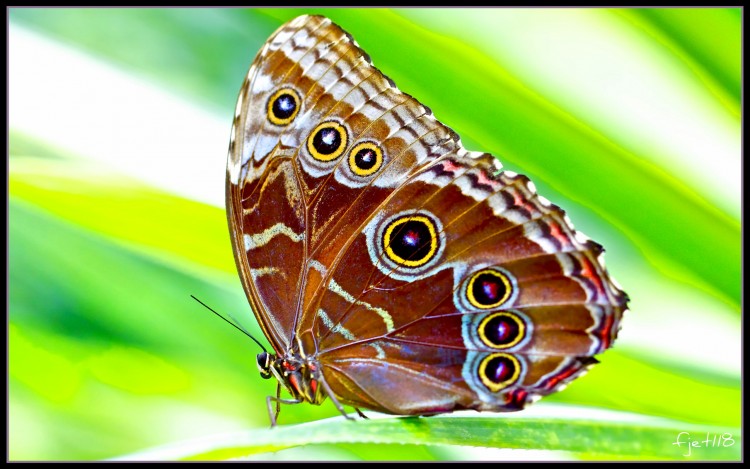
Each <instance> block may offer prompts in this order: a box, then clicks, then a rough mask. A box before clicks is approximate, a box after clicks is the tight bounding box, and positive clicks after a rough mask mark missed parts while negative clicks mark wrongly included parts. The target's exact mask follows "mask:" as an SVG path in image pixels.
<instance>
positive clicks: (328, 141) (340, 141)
mask: <svg viewBox="0 0 750 469" xmlns="http://www.w3.org/2000/svg"><path fill="white" fill-rule="evenodd" d="M348 139H349V138H348V135H347V133H346V128H345V127H344V126H343V125H341V124H339V123H338V122H335V121H328V122H323V123H322V124H320V125H318V126H317V127H315V130H313V131H312V132H310V136H309V137H307V151H309V152H310V154H311V155H312V157H313V158H315V159H316V160H318V161H333V160H335V159H336V158H338V157H339V156H341V154H342V153H343V152H344V150H345V149H346V145H347V141H348Z"/></svg>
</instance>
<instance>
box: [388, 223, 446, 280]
mask: <svg viewBox="0 0 750 469" xmlns="http://www.w3.org/2000/svg"><path fill="white" fill-rule="evenodd" d="M438 243H439V239H438V233H437V228H436V225H435V222H434V221H433V220H432V219H430V217H428V216H426V215H422V214H415V215H406V216H403V217H400V218H396V219H395V220H393V221H392V222H391V223H390V225H388V227H387V228H386V229H385V233H384V234H383V250H384V251H385V253H386V255H387V256H388V258H389V259H390V260H392V261H393V262H395V263H396V264H399V265H402V266H406V267H420V266H422V265H424V264H426V263H427V262H429V261H430V259H432V258H433V257H434V256H435V254H436V253H437V252H438Z"/></svg>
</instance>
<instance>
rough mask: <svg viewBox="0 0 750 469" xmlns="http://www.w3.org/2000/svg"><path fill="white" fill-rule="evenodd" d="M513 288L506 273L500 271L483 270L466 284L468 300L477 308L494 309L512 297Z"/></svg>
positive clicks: (492, 269) (493, 269)
mask: <svg viewBox="0 0 750 469" xmlns="http://www.w3.org/2000/svg"><path fill="white" fill-rule="evenodd" d="M512 293H513V286H512V284H511V280H510V278H509V277H508V275H507V274H506V273H505V272H502V271H500V270H499V269H495V268H489V269H482V270H480V271H479V272H476V273H474V274H473V275H472V276H471V278H469V281H468V282H466V298H467V299H468V300H469V303H470V304H471V305H472V306H474V307H475V308H479V309H492V308H497V307H498V306H500V305H502V304H503V303H505V302H506V301H508V299H509V298H510V297H511V294H512Z"/></svg>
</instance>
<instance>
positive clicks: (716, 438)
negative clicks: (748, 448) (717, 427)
mask: <svg viewBox="0 0 750 469" xmlns="http://www.w3.org/2000/svg"><path fill="white" fill-rule="evenodd" d="M672 444H673V445H675V446H677V447H678V448H682V446H683V445H685V446H687V453H686V454H683V456H685V457H690V456H691V455H692V454H693V448H717V447H724V448H728V447H730V446H733V445H734V438H732V434H731V433H723V434H721V435H719V434H718V433H714V434H713V436H712V435H711V433H709V432H706V439H705V440H693V438H692V437H691V436H690V433H689V432H680V433H678V434H677V439H676V440H675V442H674V443H672Z"/></svg>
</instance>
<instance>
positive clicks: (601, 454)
mask: <svg viewBox="0 0 750 469" xmlns="http://www.w3.org/2000/svg"><path fill="white" fill-rule="evenodd" d="M581 411H583V412H585V409H583V408H582V409H581ZM682 432H687V433H688V434H683V435H682V436H681V437H680V441H688V439H689V438H692V440H693V441H697V440H699V439H702V438H703V437H704V435H706V434H708V435H709V436H710V438H711V443H710V444H709V445H708V446H707V445H704V446H703V447H701V448H691V450H692V452H691V453H690V456H686V455H687V454H688V445H687V444H681V445H679V446H677V445H674V444H673V443H674V442H676V441H677V439H678V435H679V434H680V433H682ZM715 435H718V438H717V441H720V442H721V443H720V444H715V443H714V440H713V438H714V436H715ZM738 435H739V431H738V429H736V428H727V427H696V426H693V425H689V424H685V423H680V422H675V421H656V420H653V419H645V418H642V419H641V420H638V421H636V422H627V423H623V422H613V421H607V422H600V421H594V420H591V421H586V420H569V419H553V418H502V417H487V418H480V417H449V418H445V417H434V418H428V419H426V418H419V417H416V418H388V419H377V420H368V421H354V422H352V421H347V420H344V419H343V418H341V417H336V418H333V419H328V420H323V421H318V422H311V423H307V424H300V425H294V426H281V427H277V428H274V429H271V430H254V431H248V432H240V433H236V434H231V435H216V436H209V437H206V438H200V439H197V440H191V441H186V442H180V443H176V444H172V445H166V446H163V447H160V448H155V449H153V450H147V451H144V452H140V453H135V454H131V455H127V456H124V457H122V458H118V459H119V460H174V459H182V460H215V459H234V458H245V457H247V456H250V455H257V454H262V453H268V452H273V451H279V450H283V449H285V448H292V447H295V446H299V445H320V444H331V443H336V444H342V443H347V444H350V443H377V444H394V443H398V444H402V445H463V446H475V447H483V448H510V449H545V450H559V451H567V452H572V453H576V454H578V455H581V456H585V457H586V458H588V459H598V460H613V459H664V460H681V461H689V460H734V461H737V460H739V459H740V452H741V451H740V448H741V447H742V444H741V439H740V437H739V436H738ZM722 436H723V437H722ZM376 459H379V460H392V458H391V457H390V456H389V455H388V454H387V453H381V455H380V457H377V458H376Z"/></svg>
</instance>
